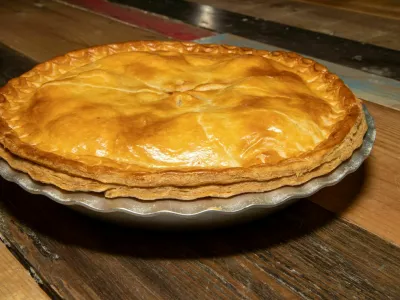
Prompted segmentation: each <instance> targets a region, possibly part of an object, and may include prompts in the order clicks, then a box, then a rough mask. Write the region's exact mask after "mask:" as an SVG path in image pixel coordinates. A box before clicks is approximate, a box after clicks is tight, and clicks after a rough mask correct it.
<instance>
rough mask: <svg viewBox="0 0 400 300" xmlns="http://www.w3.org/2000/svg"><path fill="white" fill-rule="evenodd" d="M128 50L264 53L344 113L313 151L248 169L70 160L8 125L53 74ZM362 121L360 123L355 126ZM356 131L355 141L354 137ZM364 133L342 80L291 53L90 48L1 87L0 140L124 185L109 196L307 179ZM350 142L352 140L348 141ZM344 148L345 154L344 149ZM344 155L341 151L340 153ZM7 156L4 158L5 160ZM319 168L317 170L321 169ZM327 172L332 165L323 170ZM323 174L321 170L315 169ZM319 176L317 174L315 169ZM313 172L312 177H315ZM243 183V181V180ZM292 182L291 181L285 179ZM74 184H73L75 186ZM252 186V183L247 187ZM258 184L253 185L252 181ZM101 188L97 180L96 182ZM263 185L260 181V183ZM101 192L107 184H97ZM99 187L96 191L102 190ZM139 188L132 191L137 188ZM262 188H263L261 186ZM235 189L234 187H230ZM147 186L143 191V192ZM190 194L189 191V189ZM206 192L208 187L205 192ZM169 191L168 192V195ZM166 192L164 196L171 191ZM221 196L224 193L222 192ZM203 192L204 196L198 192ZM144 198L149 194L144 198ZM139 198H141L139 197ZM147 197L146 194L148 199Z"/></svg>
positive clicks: (18, 152) (357, 105)
mask: <svg viewBox="0 0 400 300" xmlns="http://www.w3.org/2000/svg"><path fill="white" fill-rule="evenodd" d="M131 51H149V52H151V51H178V52H180V53H231V54H232V53H233V54H246V55H256V56H262V57H267V58H269V59H271V60H274V61H277V62H279V63H281V64H283V65H285V66H287V67H290V68H291V69H292V70H293V72H295V73H296V74H298V75H299V76H301V77H304V78H307V80H308V82H309V83H310V86H311V87H312V86H313V85H315V86H318V87H319V88H320V89H321V88H323V90H324V92H325V93H326V94H327V95H329V97H331V98H334V99H335V101H336V102H337V103H336V104H337V106H338V108H340V109H341V110H343V111H344V118H343V119H342V120H341V121H339V122H338V123H337V124H336V127H335V128H334V130H333V131H332V133H331V134H330V136H329V137H328V138H327V139H326V140H325V141H324V142H322V143H320V144H319V145H318V147H316V148H315V149H313V150H311V151H307V152H305V153H304V154H303V155H301V156H299V157H295V158H289V159H286V160H283V161H281V162H279V164H257V165H253V166H249V167H235V168H222V169H220V168H208V169H197V170H196V169H189V170H185V169H182V170H173V171H171V170H166V171H163V170H155V171H151V172H149V171H148V170H145V171H142V172H141V171H138V170H133V171H132V170H129V169H126V168H121V167H120V166H118V165H112V166H108V165H107V166H105V165H88V164H85V163H82V162H80V161H77V160H73V159H69V158H66V157H63V156H60V155H57V154H54V153H50V152H46V151H43V150H39V149H38V148H37V147H35V146H32V145H30V144H27V143H24V142H23V141H22V140H21V139H20V137H19V136H18V135H17V134H16V132H15V130H13V129H11V128H10V126H9V124H8V122H7V118H5V115H6V113H7V112H8V111H12V110H13V109H15V107H17V105H18V103H21V102H23V101H24V100H25V99H27V97H29V95H32V94H33V93H34V92H35V91H36V89H37V88H38V87H40V86H41V85H42V84H43V83H45V82H48V81H50V80H52V79H53V78H57V77H58V76H60V75H61V74H64V73H66V72H68V71H70V70H72V69H74V68H77V67H80V66H83V65H86V64H88V63H90V62H94V61H96V60H98V59H100V58H102V57H105V56H107V55H110V54H114V53H123V52H131ZM360 124H361V125H360ZM354 130H356V131H357V137H358V138H357V139H356V140H357V142H354V140H353V138H350V139H349V138H348V137H349V136H353V135H354V132H353V131H354ZM365 131H366V126H365V120H364V116H363V113H362V107H361V102H360V101H359V100H358V99H356V98H355V97H354V95H353V94H352V92H351V91H350V90H349V89H348V88H347V87H346V86H345V85H344V83H343V82H342V81H341V80H340V79H339V78H338V77H337V76H336V75H334V74H331V73H329V72H328V71H327V69H326V68H325V67H323V66H321V65H320V64H318V63H315V62H314V61H312V60H310V59H305V58H302V57H301V56H299V55H297V54H294V53H285V52H272V53H271V52H268V51H261V50H254V49H248V48H239V47H233V46H223V45H222V46H221V45H199V44H195V43H182V42H131V43H124V44H114V45H105V46H99V47H94V48H90V49H84V50H79V51H75V52H71V53H68V54H66V55H64V56H60V57H56V58H54V59H52V60H50V61H48V62H45V63H43V64H40V65H38V66H36V67H35V68H33V69H32V70H31V71H29V72H27V73H25V74H24V75H22V76H21V77H19V78H16V79H13V80H11V81H10V82H9V83H8V84H7V85H6V86H5V87H3V88H2V89H0V144H2V145H3V146H4V148H6V149H7V150H8V151H10V152H11V153H12V154H13V155H15V156H18V157H21V158H24V159H26V160H29V161H32V162H34V163H35V164H37V165H39V166H43V167H46V168H49V169H51V170H53V171H54V172H56V173H57V172H59V173H64V174H66V176H70V177H78V178H81V179H82V180H91V181H88V182H98V183H99V184H100V183H104V184H106V186H110V185H111V186H113V185H121V186H127V187H121V188H119V190H118V191H119V192H117V190H114V192H108V194H107V195H108V196H110V197H114V196H115V195H117V194H118V195H128V196H129V195H130V196H135V195H136V196H139V197H140V193H139V194H137V193H136V194H134V193H133V192H131V191H132V189H130V188H129V187H154V188H158V190H157V191H158V192H160V190H159V189H160V188H162V187H168V188H169V189H170V190H171V191H172V190H173V189H171V187H177V189H179V190H180V191H182V190H183V189H182V187H185V186H186V187H196V186H204V185H210V184H213V185H227V184H233V183H238V184H241V185H237V186H240V189H245V190H249V191H250V190H254V188H252V187H251V186H254V185H253V183H254V182H263V183H265V182H267V181H273V180H277V179H279V178H300V177H303V178H308V177H310V176H311V175H307V174H314V173H313V172H312V170H315V169H316V168H318V167H320V166H321V165H324V164H327V163H330V162H332V161H335V162H338V163H340V161H341V160H340V159H342V160H343V159H346V158H347V157H348V156H349V154H351V153H352V151H353V150H354V149H356V148H357V147H358V146H359V144H360V143H359V141H360V137H361V139H362V136H363V135H364V133H365ZM349 141H351V142H349ZM343 149H346V151H345V152H343V151H344V150H343ZM343 153H345V154H343ZM6 160H7V158H6ZM321 170H322V169H321ZM324 170H325V172H329V171H330V170H331V169H329V168H326V169H324ZM320 172H322V171H320ZM318 175H322V174H320V173H318ZM315 176H317V175H315ZM311 177H312V176H311ZM246 182H248V183H249V184H248V185H245V184H244V183H246ZM298 182H301V180H298ZM287 184H292V183H290V182H289V183H287ZM77 185H78V184H77ZM250 185H251V186H250ZM256 185H257V184H256ZM100 186H101V184H100ZM264 186H265V184H264ZM102 188H103V189H104V190H106V188H104V187H102ZM102 188H100V190H101V189H102ZM139 190H140V189H138V190H137V191H139ZM264 190H265V188H264ZM235 191H236V193H237V192H238V190H235ZM148 192H149V189H148V190H146V193H148ZM192 192H193V193H194V191H193V190H192ZM208 192H209V190H208ZM167 194H168V193H167ZM171 194H172V192H169V194H168V195H171ZM222 194H224V195H226V193H222ZM203 196H204V195H203ZM146 197H148V196H146ZM143 198H144V197H143ZM150 198H151V197H150Z"/></svg>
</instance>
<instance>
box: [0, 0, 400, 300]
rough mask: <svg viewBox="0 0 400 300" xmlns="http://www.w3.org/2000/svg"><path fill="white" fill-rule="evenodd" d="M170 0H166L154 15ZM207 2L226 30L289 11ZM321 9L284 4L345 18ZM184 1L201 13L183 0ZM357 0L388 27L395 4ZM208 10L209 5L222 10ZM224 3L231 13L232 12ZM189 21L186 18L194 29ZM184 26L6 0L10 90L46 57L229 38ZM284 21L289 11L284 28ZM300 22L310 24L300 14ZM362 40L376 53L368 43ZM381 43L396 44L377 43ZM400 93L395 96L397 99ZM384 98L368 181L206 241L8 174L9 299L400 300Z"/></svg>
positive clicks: (2, 24)
mask: <svg viewBox="0 0 400 300" xmlns="http://www.w3.org/2000/svg"><path fill="white" fill-rule="evenodd" d="M117 2H118V1H117ZM128 2H129V1H128ZM131 2H132V3H133V2H135V1H131ZM145 2H146V1H142V4H140V5H144V4H143V3H145ZM161 2H163V0H156V1H154V0H153V2H152V3H153V4H152V5H153V6H149V7H150V8H149V10H150V12H152V9H153V8H154V10H155V9H156V8H157V7H158V6H157V5H161V4H162V3H161ZM203 2H204V3H205V2H206V3H207V4H209V5H214V4H215V7H214V8H215V9H214V12H218V13H215V15H219V16H220V19H218V22H221V23H222V22H224V20H225V21H226V20H233V21H235V18H237V17H240V18H242V19H243V17H242V16H241V15H238V14H237V11H238V12H240V13H244V14H247V15H248V16H249V18H250V17H252V15H253V14H255V13H254V12H255V11H258V12H259V13H260V11H261V10H262V7H263V6H265V5H267V4H268V5H270V7H272V8H275V9H282V8H284V7H285V6H282V4H280V5H281V6H279V5H275V6H273V4H274V3H273V2H274V1H264V2H263V4H260V3H261V2H260V3H259V4H258V8H259V9H258V10H256V9H253V10H250V9H249V6H247V8H246V6H244V7H243V6H240V3H241V2H239V1H238V4H237V5H231V7H224V6H223V5H224V1H218V3H217V2H215V3H214V2H213V1H206V0H201V1H197V3H203ZM255 2H256V1H255ZM255 2H254V3H255ZM267 2H268V3H267ZM277 2H278V1H275V4H276V3H277ZM305 2H307V3H306V4H305ZM314 2H315V1H285V3H286V4H285V5H286V8H287V7H288V5H292V6H293V7H298V8H299V7H300V8H301V7H303V8H304V7H306V6H305V5H308V6H307V7H309V8H310V7H312V9H313V10H314V11H318V10H319V11H325V12H326V11H327V10H328V9H332V15H333V16H335V14H336V15H339V12H338V10H340V9H341V8H340V7H339V8H338V7H334V8H331V7H332V5H333V4H332V3H331V2H330V1H323V2H324V3H323V5H319V4H313V3H314ZM386 2H387V3H389V2H390V1H386ZM71 3H73V5H71ZM175 3H181V4H182V5H186V6H184V7H186V9H187V7H189V8H190V7H191V4H190V3H189V2H187V3H186V2H185V1H183V0H179V1H176V2H175ZM232 3H236V2H232ZM351 3H352V5H351V7H350V8H349V7H346V8H345V11H348V10H350V9H351V10H355V9H356V8H357V7H361V8H360V10H361V11H360V12H359V13H360V15H359V16H357V17H358V18H360V19H362V16H363V15H362V13H363V12H362V10H363V9H364V11H366V15H365V19H366V20H370V19H371V18H380V19H379V20H380V21H381V22H382V18H385V12H386V10H385V9H383V8H382V9H380V10H379V16H376V15H373V14H369V13H368V7H369V6H368V5H365V4H364V5H360V6H357V1H352V2H351ZM125 4H126V3H125ZM128 4H129V3H128ZM389 4H390V5H393V3H392V2H390V3H389ZM196 5H197V4H196ZM199 5H200V6H197V9H200V10H203V11H207V9H208V10H209V11H210V8H207V7H205V6H201V4H199ZM296 5H297V6H296ZM152 7H153V8H152ZM365 7H367V8H365ZM217 8H218V9H220V10H222V9H225V10H230V11H231V12H227V13H226V15H224V11H218V10H217ZM286 8H285V9H286ZM397 8H398V7H395V8H393V9H392V10H391V11H394V9H397ZM235 10H236V12H235ZM310 11H312V10H310V9H309V10H304V11H303V14H307V13H310ZM94 12H95V13H94ZM189 13H190V11H187V10H186V11H184V10H183V9H182V20H186V19H185V18H186V17H187V14H189ZM146 16H148V17H146ZM193 16H196V14H194V13H193ZM221 16H229V18H225V19H224V18H222V17H221ZM396 16H397V15H396ZM275 17H277V16H275ZM386 17H387V18H390V20H391V21H390V22H392V23H391V24H394V25H393V26H392V27H390V28H392V29H390V28H389V27H388V28H387V29H386V30H387V32H386V33H387V34H388V35H390V34H391V33H390V30H393V28H395V26H399V22H398V21H396V20H395V18H393V16H392V15H391V13H390V12H387V16H386ZM175 18H176V19H178V20H168V19H165V18H162V17H160V16H158V15H151V14H149V13H144V12H143V11H141V10H138V9H136V8H132V7H127V6H121V5H119V4H117V3H111V2H105V1H103V0H71V1H68V5H67V4H66V3H65V2H61V1H50V0H48V1H29V0H16V1H13V2H9V1H0V43H1V44H0V84H1V85H2V84H4V83H5V82H6V80H8V79H10V78H12V77H15V76H18V75H19V74H21V73H22V72H24V71H26V70H28V69H30V68H31V67H32V66H34V65H35V64H36V63H37V62H41V61H44V60H46V59H49V58H51V57H53V56H56V55H60V54H63V53H65V52H67V51H70V50H73V49H78V48H82V47H87V46H90V45H97V44H105V43H111V42H120V41H127V40H135V39H136V40H137V39H168V38H175V39H177V38H180V39H183V40H190V39H199V38H205V37H209V38H216V39H218V34H217V33H216V32H214V31H213V30H212V28H208V27H207V26H208V25H207V26H206V25H204V26H203V27H204V28H203V29H200V28H197V27H195V26H194V25H193V24H194V23H191V25H186V24H184V23H182V22H180V21H179V20H181V19H180V17H179V16H178V15H176V16H175ZM215 18H216V17H215ZM265 18H266V19H268V17H267V16H266V17H265ZM149 20H151V21H149ZM285 20H287V18H286V17H284V14H282V23H284V21H285ZM297 20H298V22H300V23H301V18H298V19H297ZM213 21H214V22H215V20H213ZM236 21H237V20H236ZM236 21H235V22H236ZM278 21H279V20H278ZM196 22H197V21H196ZM235 22H234V24H236V23H235ZM309 22H310V19H309V18H308V19H307V18H305V21H304V24H303V25H301V24H295V25H296V26H299V27H303V28H306V29H307V26H309ZM139 25H140V26H139ZM288 25H293V24H288ZM201 26H202V25H201ZM235 26H236V25H235ZM277 26H279V25H277ZM139 27H141V28H139ZM225 28H226V27H225ZM356 31H357V28H356V29H354V31H353V34H354V36H356ZM313 34H314V33H307V35H306V36H307V37H310V38H312V37H313ZM347 34H351V31H349V32H348V33H347ZM246 37H248V38H251V34H250V33H249V35H248V36H246ZM359 37H360V38H361V35H359ZM322 38H325V37H322ZM360 38H353V39H354V40H357V39H360ZM331 41H332V40H331ZM382 41H383V40H382V39H378V38H376V40H373V39H372V40H371V41H369V42H371V43H375V45H376V46H371V45H370V46H365V47H367V48H366V49H368V51H383V53H387V54H388V55H387V56H385V57H389V58H390V59H391V60H389V61H387V62H384V63H388V64H391V65H393V66H396V65H399V60H397V61H396V60H395V59H393V57H395V56H393V52H390V51H395V50H390V51H389V49H388V48H392V49H397V50H398V49H399V48H396V47H398V45H396V44H394V43H390V44H385V45H383V44H382V43H383V42H382ZM333 42H337V40H335V41H333ZM288 45H289V44H288ZM354 45H355V46H354V47H360V48H357V49H361V51H364V50H363V49H364V48H362V45H358V44H354ZM267 46H268V45H267ZM275 46H281V45H275ZM289 46H290V45H289ZM377 46H385V47H387V48H385V49H383V48H382V49H383V50H382V49H381V48H379V47H378V48H373V47H377ZM371 47H372V48H371ZM371 49H372V50H371ZM385 51H386V52H385ZM371 53H372V52H371ZM360 55H362V54H360ZM365 57H368V53H366V54H365ZM328 58H329V57H328ZM324 59H325V58H324ZM341 59H342V60H335V58H332V60H330V61H331V62H333V63H337V64H343V65H347V66H350V67H352V68H355V69H354V70H355V71H354V72H356V71H357V70H356V69H357V68H358V69H359V70H361V69H362V68H363V67H365V65H361V64H359V65H357V64H351V63H349V62H348V60H346V59H345V57H342V58H341ZM367 63H369V62H367ZM381 63H382V62H381ZM376 64H377V65H379V62H376ZM377 65H375V66H377ZM365 70H366V71H368V72H370V71H371V69H364V71H365ZM391 70H396V69H395V68H394V69H391ZM375 71H376V69H374V70H373V71H372V73H374V72H375ZM393 72H395V71H393ZM393 72H386V73H385V72H383V71H382V72H381V73H380V75H383V76H385V77H379V78H377V79H376V80H382V81H385V80H386V81H385V82H389V81H388V80H389V79H390V78H395V79H396V78H397V75H396V74H395V73H393ZM375 73H376V72H375ZM389 86H391V87H393V90H392V94H390V93H389V94H390V95H395V96H396V95H397V96H399V97H398V100H399V103H400V94H398V91H399V90H397V86H396V83H395V81H390V82H389ZM389 94H388V93H386V94H385V97H392V96H390V95H389ZM388 95H389V96H388ZM392 98H393V97H392ZM374 99H375V98H373V97H372V96H371V100H372V101H375V100H374ZM377 99H378V98H377ZM385 99H386V98H384V100H379V101H381V102H379V103H381V104H384V105H379V104H376V103H373V102H366V105H367V107H368V109H369V110H370V112H371V114H372V115H373V117H374V118H375V122H376V126H377V140H376V143H375V146H374V149H373V152H372V155H371V157H370V158H369V159H368V160H367V161H366V163H364V165H363V166H362V167H361V168H360V169H359V170H358V171H357V172H355V173H354V174H352V175H349V176H348V177H346V178H345V179H344V180H343V181H342V182H341V183H339V184H338V185H336V186H333V187H330V188H326V189H324V190H322V191H321V192H319V193H317V194H316V195H314V196H312V197H311V198H310V199H303V200H301V201H299V202H298V203H297V204H295V205H293V206H291V207H289V208H287V209H285V210H283V211H280V212H278V213H276V214H274V215H271V216H268V217H266V218H264V219H261V220H256V221H254V222H252V223H249V224H246V225H241V226H237V227H233V228H226V229H218V230H213V231H197V232H155V231H145V230H140V229H132V228H122V227H118V226H116V225H110V224H107V223H103V222H100V221H97V220H93V219H90V218H88V217H86V216H83V215H80V214H78V213H76V212H74V211H72V210H70V209H68V208H66V207H63V206H61V205H58V204H56V203H54V202H52V201H51V200H49V199H47V198H45V197H42V196H38V195H31V194H29V193H27V192H25V191H23V190H22V189H21V188H19V187H18V186H17V185H15V184H13V183H9V182H6V181H5V180H3V179H0V240H1V241H2V242H0V299H48V298H49V297H50V298H55V299H57V298H64V299H206V298H209V299H220V298H222V299H235V298H241V299H261V298H262V299H286V298H289V299H292V298H293V299H297V298H306V299H308V298H311V299H318V298H325V299H326V298H327V299H332V298H340V299H344V298H349V299H350V298H355V299H386V298H388V299H400V249H399V246H400V230H399V228H400V202H399V199H400V162H399V160H400V149H399V147H398V141H400V112H399V111H398V110H397V109H398V107H400V106H396V103H395V104H393V102H390V103H389V102H387V104H385V103H386V102H385ZM394 101H396V97H394ZM375 102H377V101H375Z"/></svg>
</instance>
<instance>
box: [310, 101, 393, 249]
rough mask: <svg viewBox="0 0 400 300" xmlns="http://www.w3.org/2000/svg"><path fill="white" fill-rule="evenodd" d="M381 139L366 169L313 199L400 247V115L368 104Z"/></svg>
mask: <svg viewBox="0 0 400 300" xmlns="http://www.w3.org/2000/svg"><path fill="white" fill-rule="evenodd" d="M366 105H367V107H368V109H369V110H370V112H371V114H372V116H373V117H374V119H375V122H376V130H377V137H376V142H375V145H374V148H373V150H372V154H371V156H370V157H369V158H368V160H367V161H366V163H365V164H364V166H363V168H362V169H360V170H359V171H357V172H356V173H355V174H353V175H351V176H349V177H347V178H346V179H345V180H343V181H342V182H340V183H339V184H338V185H335V186H332V187H328V188H325V189H323V190H322V191H320V192H319V193H317V194H316V195H314V196H312V197H311V198H310V199H311V200H312V201H314V202H315V203H318V204H319V205H321V206H323V207H325V208H326V209H329V210H330V211H334V212H337V213H340V214H341V215H342V217H343V218H345V219H346V220H348V221H350V222H352V223H354V224H357V225H358V226H360V227H362V228H364V229H366V230H367V231H369V232H373V233H375V234H377V235H379V236H381V237H383V238H385V239H387V240H389V241H391V242H393V243H395V244H397V245H400V218H399V215H400V202H399V199H400V148H399V147H398V141H400V112H399V111H395V110H392V109H390V108H387V107H383V106H380V105H378V104H374V103H368V102H367V103H366Z"/></svg>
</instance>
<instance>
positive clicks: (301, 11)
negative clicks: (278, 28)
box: [190, 0, 400, 49]
mask: <svg viewBox="0 0 400 300" xmlns="http://www.w3.org/2000/svg"><path fill="white" fill-rule="evenodd" d="M190 1H192V2H196V3H201V4H207V5H211V6H213V7H217V8H221V9H226V10H229V11H232V12H237V13H241V14H244V15H248V16H253V17H257V18H260V19H265V20H269V21H275V22H279V23H282V24H286V25H290V26H295V27H299V28H304V29H308V30H312V31H316V32H321V33H326V34H331V35H335V36H339V37H342V38H347V39H354V40H356V41H360V42H368V43H372V44H374V45H377V46H381V47H387V48H391V49H400V40H399V39H398V38H395V39H389V38H384V37H385V36H398V33H399V32H400V21H399V20H394V19H387V18H382V17H380V16H375V15H369V14H368V15H366V14H364V13H359V12H354V11H348V10H343V9H338V8H336V7H333V6H330V7H329V6H326V5H319V3H320V2H321V1H316V0H315V1H314V0H311V1H307V0H305V1H297V0H295V1H290V0H286V1H278V0H265V1H257V0H248V1H242V0H219V1H215V0H190ZM325 2H326V1H325ZM325 2H324V3H325ZM329 2H330V3H332V5H334V4H335V3H337V4H338V5H342V6H345V5H347V3H349V2H351V1H333V0H332V1H329ZM359 2H360V3H361V2H364V1H359ZM374 2H375V3H380V2H381V1H374ZM345 3H346V4H345ZM377 5H379V4H377ZM397 5H398V4H397ZM395 14H397V12H396V13H395ZM398 15H400V14H398ZM366 33H367V34H366Z"/></svg>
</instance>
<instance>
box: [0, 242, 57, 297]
mask: <svg viewBox="0 0 400 300" xmlns="http://www.w3.org/2000/svg"><path fill="white" fill-rule="evenodd" d="M0 266H1V268H0V299H4V300H6V299H15V300H19V299H20V300H42V299H49V297H48V296H47V295H46V294H45V292H43V290H42V289H41V288H40V287H39V285H38V284H37V283H36V282H35V280H34V279H33V278H32V277H31V276H30V274H29V272H28V271H27V270H26V269H25V268H24V267H23V266H22V265H21V264H20V263H19V261H18V260H17V259H16V258H15V257H14V256H13V255H12V254H11V253H10V251H8V249H7V247H6V246H5V245H4V244H3V243H2V241H1V235H0Z"/></svg>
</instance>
